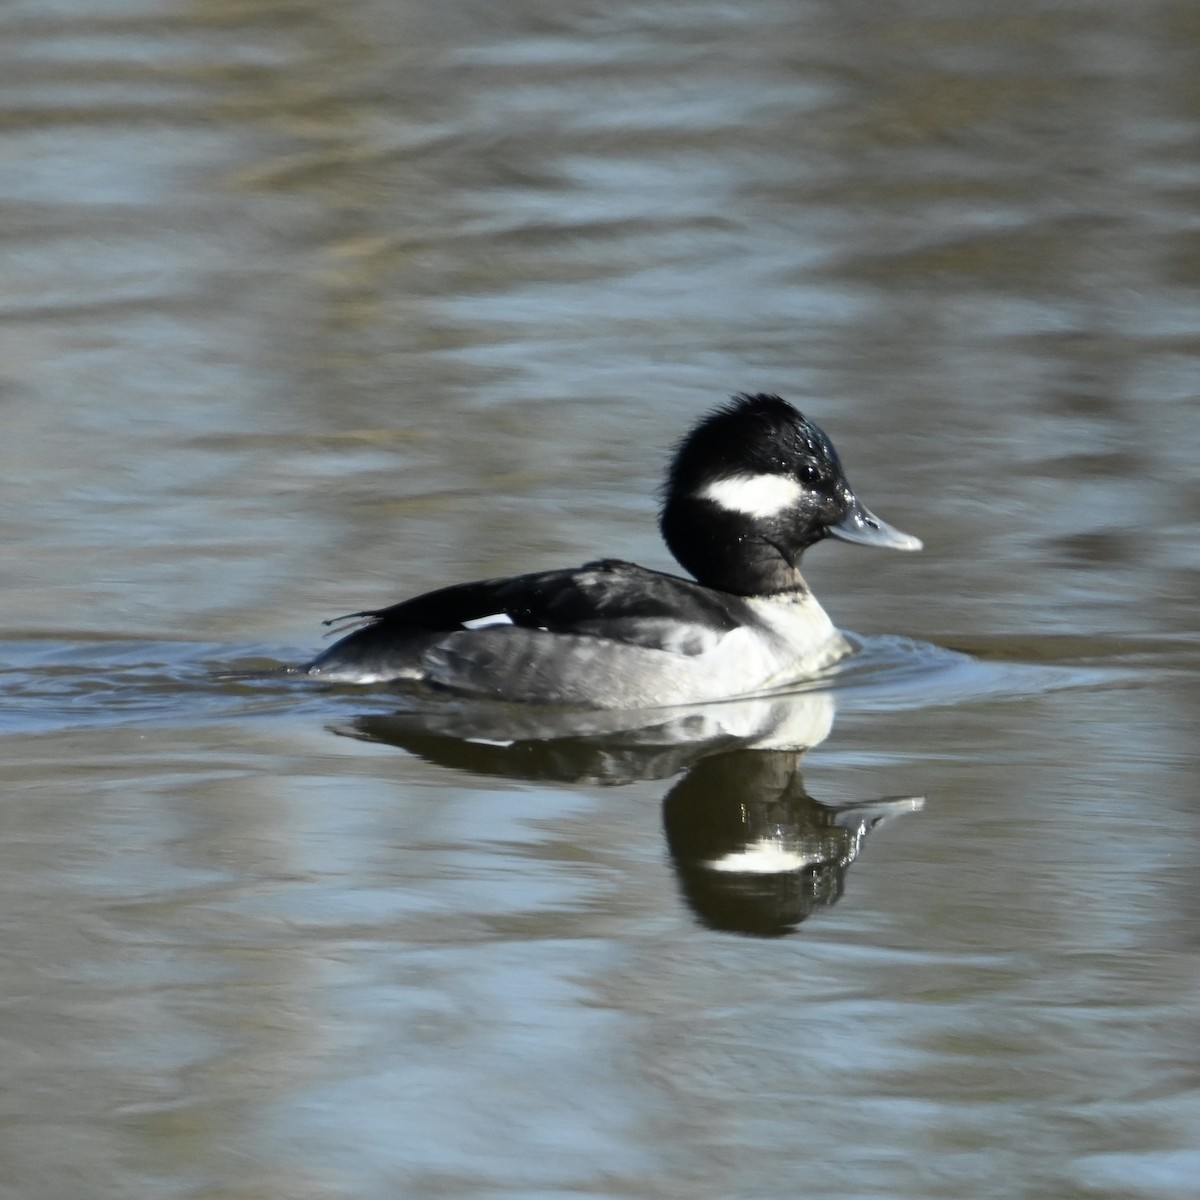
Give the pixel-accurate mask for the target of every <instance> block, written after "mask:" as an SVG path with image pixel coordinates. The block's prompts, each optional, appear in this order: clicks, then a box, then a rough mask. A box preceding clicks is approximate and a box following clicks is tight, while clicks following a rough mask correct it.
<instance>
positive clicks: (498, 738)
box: [337, 692, 923, 937]
mask: <svg viewBox="0 0 1200 1200" xmlns="http://www.w3.org/2000/svg"><path fill="white" fill-rule="evenodd" d="M833 714H834V697H833V695H832V694H831V693H829V692H805V693H792V694H789V695H775V696H768V697H762V698H756V699H750V700H738V701H729V702H725V703H720V704H706V705H700V706H696V707H692V708H688V709H674V710H671V709H658V710H655V711H653V712H650V711H643V712H641V713H630V712H615V711H602V712H595V711H586V712H584V711H576V712H571V711H564V710H561V709H555V710H552V709H542V710H538V709H531V708H529V707H528V706H525V705H500V704H494V703H485V702H478V703H470V702H468V703H463V702H457V703H454V704H453V705H447V706H446V707H444V708H443V707H439V708H437V709H431V710H424V711H411V712H407V711H406V712H398V713H393V714H390V715H385V716H362V717H358V718H357V719H356V720H354V721H353V722H352V723H351V724H350V725H348V726H342V727H339V728H338V729H337V732H338V733H342V734H345V735H347V736H351V737H356V738H360V739H363V740H367V741H373V742H382V743H386V744H388V745H392V746H396V747H399V748H400V749H403V750H406V751H408V752H409V753H411V754H415V755H417V756H419V757H420V758H423V759H425V760H426V761H428V762H432V763H437V764H440V765H442V766H447V767H453V768H456V769H458V770H464V771H471V772H474V773H476V774H483V775H493V776H503V777H506V778H511V779H524V780H527V781H533V782H551V781H553V782H562V783H588V784H609V785H618V784H625V783H633V782H635V781H639V780H642V781H644V780H652V779H669V778H672V777H674V776H675V775H678V774H680V773H681V772H682V773H683V774H682V778H681V779H680V780H679V781H678V782H677V783H676V784H675V785H674V786H673V787H672V788H671V789H670V791H668V793H667V795H666V797H665V799H664V801H663V824H664V827H665V832H666V840H667V845H668V847H669V849H670V853H671V860H672V864H673V866H674V869H675V872H676V876H677V878H678V881H679V886H680V890H681V892H682V894H683V896H684V898H685V899H686V900H687V902H688V904H689V906H690V907H691V909H692V911H693V913H694V914H695V915H696V917H697V919H698V920H699V921H700V922H702V923H703V924H704V925H706V926H708V927H709V928H712V929H718V930H725V931H728V932H735V933H743V934H751V935H756V936H760V937H776V936H779V935H782V934H786V933H789V932H791V931H792V930H794V929H795V928H796V926H798V925H799V924H800V923H801V922H802V921H804V920H805V919H806V918H807V917H809V916H811V915H812V914H813V913H814V912H815V911H817V910H819V909H822V908H827V907H828V906H830V905H832V904H834V903H836V902H837V900H838V899H840V897H841V895H842V892H843V890H844V887H845V878H846V871H847V869H848V868H849V866H850V864H851V863H852V862H854V861H855V859H856V858H857V857H858V855H859V853H860V851H861V850H862V846H863V842H864V839H865V838H866V835H867V834H868V833H869V832H870V831H871V830H872V829H874V828H875V827H876V826H878V825H879V824H880V823H881V822H883V821H884V820H886V819H888V818H889V817H893V816H898V815H900V814H903V813H908V812H914V811H916V810H917V809H919V808H921V807H922V804H923V800H922V798H921V797H917V796H903V797H891V798H884V799H879V800H870V801H863V802H858V803H853V804H846V805H841V806H837V807H834V806H830V805H826V804H822V803H821V802H820V801H818V800H816V799H814V798H813V797H812V796H810V795H809V794H808V792H807V791H805V788H804V784H803V782H802V780H801V777H800V760H801V757H802V755H803V753H804V751H805V750H807V749H810V748H811V747H813V746H816V745H818V744H819V743H820V742H822V741H824V740H825V738H826V737H827V736H828V735H829V731H830V729H831V728H832V723H833ZM467 730H469V731H470V732H469V733H465V732H464V731H467Z"/></svg>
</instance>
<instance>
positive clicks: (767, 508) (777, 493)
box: [700, 475, 804, 517]
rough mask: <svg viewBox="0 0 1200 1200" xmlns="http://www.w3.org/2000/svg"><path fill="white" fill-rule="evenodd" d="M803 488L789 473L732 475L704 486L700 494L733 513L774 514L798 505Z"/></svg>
mask: <svg viewBox="0 0 1200 1200" xmlns="http://www.w3.org/2000/svg"><path fill="white" fill-rule="evenodd" d="M803 491H804V489H803V487H802V486H801V485H800V484H799V483H798V482H797V481H796V480H795V479H789V478H788V477H787V476H786V475H730V476H728V477H727V478H725V479H718V480H715V481H714V482H713V483H710V484H708V485H707V486H705V487H704V488H702V489H701V490H700V497H701V499H703V500H711V501H712V502H713V503H714V504H719V505H720V506H721V507H722V508H724V509H726V510H728V511H729V512H739V513H745V514H746V516H748V517H773V516H775V515H776V514H777V513H781V512H783V510H784V509H786V508H790V507H791V506H792V505H793V504H795V503H796V501H797V500H799V499H800V496H801V494H802V492H803Z"/></svg>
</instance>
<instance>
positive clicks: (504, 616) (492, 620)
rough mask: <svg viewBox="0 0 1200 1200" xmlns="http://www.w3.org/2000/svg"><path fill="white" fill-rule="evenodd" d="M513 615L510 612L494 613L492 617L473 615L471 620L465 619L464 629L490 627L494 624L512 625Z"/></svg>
mask: <svg viewBox="0 0 1200 1200" xmlns="http://www.w3.org/2000/svg"><path fill="white" fill-rule="evenodd" d="M512 623H513V619H512V617H510V616H509V615H508V613H492V615H491V616H490V617H472V618H471V619H470V620H469V621H463V622H462V627H463V628H464V629H490V628H491V627H492V626H494V625H511V624H512Z"/></svg>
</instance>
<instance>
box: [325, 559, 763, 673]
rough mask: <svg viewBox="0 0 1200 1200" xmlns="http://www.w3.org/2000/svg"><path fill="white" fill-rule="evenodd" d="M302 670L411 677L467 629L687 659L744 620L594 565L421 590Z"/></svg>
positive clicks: (730, 606)
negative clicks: (536, 633) (553, 636)
mask: <svg viewBox="0 0 1200 1200" xmlns="http://www.w3.org/2000/svg"><path fill="white" fill-rule="evenodd" d="M354 615H355V616H358V617H362V618H364V619H365V620H366V621H367V622H368V623H367V624H366V625H365V626H364V627H363V628H361V629H357V630H355V631H354V632H353V633H350V634H348V635H347V636H346V637H344V638H342V639H341V641H339V642H337V643H335V644H334V645H333V646H331V647H330V648H329V649H328V650H327V651H325V653H324V654H322V655H320V656H319V657H318V658H316V659H314V660H313V662H311V663H309V664H308V667H307V668H306V669H307V670H309V671H312V672H314V673H317V674H324V675H327V676H329V677H331V678H332V677H337V676H339V675H340V676H341V677H343V678H350V675H351V673H352V672H354V671H355V669H357V668H361V671H360V673H361V674H362V675H364V676H365V675H370V676H372V677H375V678H384V677H387V676H388V675H390V676H391V677H393V678H405V677H411V678H419V677H421V676H422V675H423V674H424V670H423V668H422V666H421V665H420V659H421V656H422V655H423V654H424V652H425V651H426V650H428V649H429V648H430V647H432V646H435V645H437V644H438V643H439V642H441V641H442V640H443V639H444V638H445V636H446V635H447V634H450V633H454V632H458V631H461V630H464V629H469V628H471V626H470V625H469V624H468V623H469V622H482V621H484V620H486V619H487V618H489V617H496V618H497V619H498V620H503V619H504V618H507V619H508V621H509V622H511V624H512V625H514V626H516V627H518V628H522V629H529V630H544V631H546V632H549V633H559V634H572V635H575V636H577V637H586V638H598V639H603V640H604V641H606V642H620V643H624V644H626V645H631V646H641V647H644V648H646V649H652V650H664V651H669V652H671V653H674V654H681V655H687V656H694V655H698V654H701V653H703V652H704V651H705V650H706V649H708V648H710V647H711V646H712V645H713V644H714V643H715V642H716V641H717V640H719V639H720V637H721V636H722V635H724V634H726V633H728V632H729V631H730V630H732V629H735V628H736V627H737V626H739V625H741V624H744V623H746V621H747V620H748V619H750V620H752V619H753V618H752V617H751V616H750V614H749V610H748V608H747V606H746V605H745V603H744V602H743V601H742V600H740V599H739V598H738V597H736V596H731V595H726V594H724V593H721V592H714V591H712V590H711V589H709V588H705V587H702V586H701V585H700V584H698V583H695V582H693V581H692V580H690V579H682V578H680V577H678V576H675V575H666V574H663V573H661V572H658V571H649V570H647V569H646V568H645V567H639V566H636V565H635V564H633V563H627V562H621V561H620V560H617V559H604V560H601V561H599V562H592V563H587V564H585V565H584V566H582V567H579V568H576V569H573V570H565V571H545V572H540V573H535V574H531V575H517V576H513V577H511V578H507V579H484V580H480V581H479V582H476V583H461V584H456V585H454V586H452V587H447V588H441V589H440V590H438V591H436V592H427V593H426V594H425V595H422V596H415V597H413V598H412V599H411V600H404V601H401V602H400V603H399V604H393V605H392V606H391V607H390V608H384V609H379V610H378V611H375V612H365V613H356V614H354Z"/></svg>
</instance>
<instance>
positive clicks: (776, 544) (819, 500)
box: [659, 394, 921, 596]
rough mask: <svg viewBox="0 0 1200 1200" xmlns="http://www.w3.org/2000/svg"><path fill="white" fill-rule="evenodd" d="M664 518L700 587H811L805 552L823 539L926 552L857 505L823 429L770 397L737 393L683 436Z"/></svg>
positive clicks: (669, 537)
mask: <svg viewBox="0 0 1200 1200" xmlns="http://www.w3.org/2000/svg"><path fill="white" fill-rule="evenodd" d="M659 524H660V527H661V529H662V535H663V539H664V540H665V541H666V543H667V546H668V547H669V548H670V550H671V553H672V554H674V555H675V557H676V559H678V560H679V563H680V565H681V566H683V567H684V568H685V569H686V570H688V571H690V572H691V573H692V574H693V575H694V576H695V577H696V579H697V580H698V581H699V582H700V583H703V584H705V585H706V586H708V587H712V588H718V589H720V590H721V591H725V592H733V593H735V594H737V595H742V596H754V595H766V594H770V593H774V592H783V591H795V590H799V589H803V587H804V581H803V580H802V579H801V577H800V571H799V566H800V556H801V555H802V554H803V553H804V551H805V550H806V549H807V548H808V547H809V546H811V545H813V544H814V543H815V542H819V541H821V539H822V538H826V537H836V538H842V539H843V540H845V541H849V542H861V543H863V544H865V545H871V546H884V547H887V548H890V549H892V550H920V548H921V543H920V541H919V540H918V539H917V538H915V537H912V536H910V535H909V534H907V533H901V532H900V531H899V530H898V529H893V528H892V527H891V526H890V525H888V524H886V523H885V522H883V521H881V520H880V519H879V518H878V517H876V516H875V515H874V514H873V513H871V512H870V511H869V510H868V509H867V508H866V507H865V506H864V505H863V504H861V503H860V502H859V500H858V498H857V497H856V496H855V495H854V492H853V491H852V490H851V488H850V483H849V480H847V478H846V474H845V472H844V471H843V470H842V464H841V462H840V461H839V459H838V456H837V451H836V450H835V449H834V448H833V443H832V442H831V441H830V440H829V439H828V438H827V437H826V436H825V434H824V433H822V432H821V430H820V429H818V428H817V426H816V425H814V424H813V423H812V422H811V421H810V420H808V419H807V418H806V417H805V416H804V415H803V414H802V413H800V412H797V411H796V409H794V408H793V407H792V406H791V405H790V404H789V403H788V402H787V401H786V400H783V399H781V398H780V397H779V396H770V395H764V394H759V395H754V396H749V395H742V396H735V397H734V399H733V400H732V401H731V402H730V403H729V404H727V405H724V406H722V407H721V408H719V409H717V410H716V411H715V412H713V413H711V414H710V415H709V416H707V417H705V418H704V420H703V421H701V422H700V423H699V424H698V425H697V426H696V427H695V428H694V429H693V430H692V431H691V433H689V434H688V435H687V437H685V438H684V439H683V441H682V442H681V443H680V445H679V449H678V450H676V452H675V457H674V459H673V461H672V463H671V469H670V472H669V474H668V476H667V482H666V489H665V502H664V504H663V510H662V516H661V518H660V521H659Z"/></svg>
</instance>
